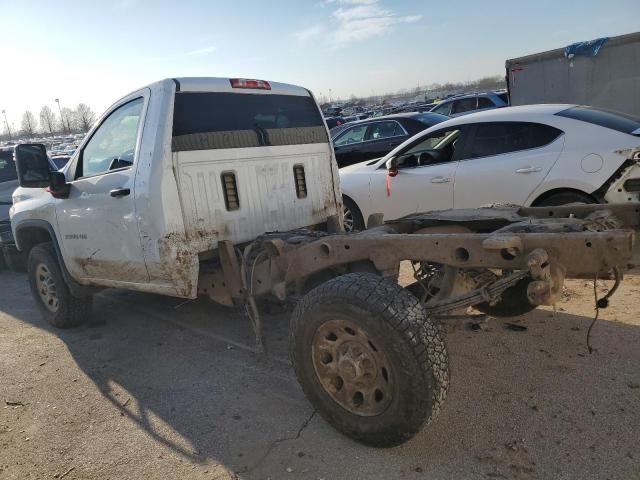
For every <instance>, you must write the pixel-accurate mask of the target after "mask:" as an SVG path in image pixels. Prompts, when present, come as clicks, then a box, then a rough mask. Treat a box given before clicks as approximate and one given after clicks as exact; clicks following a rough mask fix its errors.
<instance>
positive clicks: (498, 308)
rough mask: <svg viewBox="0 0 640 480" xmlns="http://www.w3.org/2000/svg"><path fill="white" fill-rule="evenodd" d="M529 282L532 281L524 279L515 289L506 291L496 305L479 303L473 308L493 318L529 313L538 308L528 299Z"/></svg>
mask: <svg viewBox="0 0 640 480" xmlns="http://www.w3.org/2000/svg"><path fill="white" fill-rule="evenodd" d="M529 282H531V279H529V278H523V279H522V280H520V281H519V282H518V283H516V284H515V285H514V286H513V287H511V288H508V289H506V290H505V291H504V292H502V295H500V301H499V302H498V303H496V304H495V305H490V304H488V303H479V304H478V305H475V306H474V307H473V308H475V309H476V310H479V311H481V312H482V313H486V314H487V315H491V316H492V317H518V316H520V315H524V314H525V313H529V312H530V311H532V310H535V309H536V308H537V306H536V305H531V303H529V299H528V298H527V287H528V286H529Z"/></svg>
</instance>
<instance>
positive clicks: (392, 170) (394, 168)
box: [387, 157, 398, 177]
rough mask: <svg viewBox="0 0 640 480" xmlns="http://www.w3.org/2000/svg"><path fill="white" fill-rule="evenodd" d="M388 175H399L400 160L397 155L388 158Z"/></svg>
mask: <svg viewBox="0 0 640 480" xmlns="http://www.w3.org/2000/svg"><path fill="white" fill-rule="evenodd" d="M387 175H389V176H390V177H395V176H396V175H398V160H397V158H396V157H391V158H390V159H389V160H387Z"/></svg>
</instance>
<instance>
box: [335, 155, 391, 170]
mask: <svg viewBox="0 0 640 480" xmlns="http://www.w3.org/2000/svg"><path fill="white" fill-rule="evenodd" d="M382 158H383V157H379V158H374V159H369V160H365V161H364V162H359V163H354V164H353V165H349V166H348V167H342V168H341V169H340V173H347V172H352V171H354V170H364V169H369V168H374V167H373V166H374V165H375V164H376V163H378V162H379V161H380V160H381V159H382Z"/></svg>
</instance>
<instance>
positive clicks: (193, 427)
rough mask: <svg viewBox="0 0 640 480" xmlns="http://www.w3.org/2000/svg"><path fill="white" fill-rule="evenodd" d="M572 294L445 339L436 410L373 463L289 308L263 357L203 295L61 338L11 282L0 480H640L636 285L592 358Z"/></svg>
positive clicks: (4, 338) (0, 297)
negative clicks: (441, 401)
mask: <svg viewBox="0 0 640 480" xmlns="http://www.w3.org/2000/svg"><path fill="white" fill-rule="evenodd" d="M603 285H604V284H603ZM568 287H569V289H568V290H567V292H568V293H567V295H566V296H565V299H563V302H562V303H561V304H559V305H558V312H557V313H556V315H555V318H554V314H553V312H552V311H551V310H549V309H546V310H544V309H543V310H538V311H535V312H533V313H531V314H529V315H527V316H525V317H521V318H516V319H508V320H507V319H505V320H500V319H490V320H489V321H488V323H487V324H486V326H485V327H484V328H483V329H481V330H478V331H472V330H470V329H467V328H465V327H464V326H463V325H458V326H457V327H452V328H450V332H449V334H448V345H449V353H450V357H451V362H452V363H451V370H452V372H451V373H452V386H451V390H450V392H449V397H448V400H447V402H446V404H445V405H444V408H443V410H442V412H441V414H440V415H439V417H438V418H437V419H436V420H435V421H434V422H433V423H432V424H431V425H430V426H429V427H428V428H427V429H425V430H424V431H423V432H421V433H420V434H418V435H417V436H416V437H415V438H414V439H413V440H411V441H409V442H408V443H406V444H405V445H403V446H400V447H398V448H394V449H387V450H376V449H372V448H368V447H364V446H362V445H359V444H356V443H354V442H352V441H350V440H348V439H346V438H345V437H343V436H342V435H340V434H339V433H337V432H336V431H335V430H334V429H333V428H332V427H331V426H329V425H328V424H327V423H326V422H325V421H324V419H323V418H322V417H321V416H320V415H318V414H316V412H314V410H313V409H312V407H311V406H310V404H309V403H308V402H307V401H306V399H305V398H304V395H303V394H302V391H301V390H300V388H299V386H298V384H297V382H296V380H295V377H294V375H293V371H292V369H291V367H290V365H289V361H288V357H287V355H288V347H287V342H288V331H287V326H288V313H286V312H275V313H265V314H264V315H263V321H264V325H265V330H266V345H267V354H266V355H264V356H256V355H254V354H253V353H251V352H250V351H249V350H248V349H247V348H245V346H251V342H252V339H253V334H252V331H251V328H250V326H249V321H248V320H247V319H246V318H245V317H244V316H242V315H241V314H239V313H237V312H235V311H234V310H229V309H226V308H224V307H220V306H216V305H213V304H211V303H209V302H208V301H206V300H204V299H201V300H197V301H193V302H187V303H185V302H184V301H183V300H180V299H173V298H166V297H160V296H156V295H149V294H140V293H131V292H125V291H105V292H102V293H100V294H99V295H97V297H96V299H95V306H94V314H93V316H92V319H91V321H90V323H89V324H87V325H85V326H82V327H80V328H77V329H73V330H55V329H53V328H51V327H49V326H48V325H47V324H45V322H44V321H43V320H42V319H41V318H40V315H39V314H38V312H37V310H36V308H35V306H34V303H33V301H32V299H31V296H30V293H29V289H28V286H27V282H26V277H25V276H24V275H22V274H16V273H9V272H0V291H1V292H2V293H1V294H0V379H1V382H0V402H1V403H0V479H20V480H22V479H46V478H57V479H60V478H64V479H65V480H74V479H98V478H99V479H101V480H105V479H123V478H145V479H155V478H158V479H163V480H164V479H174V478H175V479H186V478H188V479H208V480H212V479H220V480H222V479H267V478H270V479H311V480H317V479H325V480H329V479H391V478H402V479H420V478H429V479H450V478H458V479H467V478H470V479H476V478H477V479H480V478H483V479H486V478H517V479H530V478H560V479H573V478H575V479H581V480H582V479H589V478H599V479H600V478H610V479H635V478H640V412H639V411H638V405H640V369H639V368H638V366H639V365H640V349H639V348H638V345H640V319H638V316H637V310H638V308H637V305H638V297H639V295H638V294H640V277H638V276H636V275H628V276H627V277H626V279H625V281H624V282H623V284H622V287H621V290H620V292H619V293H618V294H617V295H616V296H614V297H613V299H612V306H611V308H609V309H607V310H603V311H602V312H601V321H599V322H598V323H597V324H596V327H595V328H594V332H593V336H592V343H593V345H594V347H595V348H596V352H595V353H594V354H593V355H589V354H588V353H587V351H586V346H585V336H586V330H587V328H588V326H589V323H590V322H591V318H592V314H593V300H592V295H593V291H592V289H591V287H590V286H589V283H588V282H585V281H584V280H580V281H578V280H576V281H572V282H569V285H568ZM506 322H516V323H519V324H521V325H525V326H527V327H528V328H527V330H526V331H513V330H510V329H508V328H505V323H506Z"/></svg>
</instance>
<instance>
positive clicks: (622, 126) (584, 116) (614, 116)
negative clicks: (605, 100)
mask: <svg viewBox="0 0 640 480" xmlns="http://www.w3.org/2000/svg"><path fill="white" fill-rule="evenodd" d="M556 115H558V116H560V117H567V118H573V119H574V120H580V121H582V122H587V123H593V124H594V125H599V126H601V127H604V128H610V129H612V130H616V131H618V132H623V133H629V134H631V135H636V136H640V131H639V129H640V118H638V117H634V116H632V115H627V114H625V113H620V112H613V111H611V110H604V109H602V108H594V107H571V108H568V109H566V110H562V111H561V112H558V113H556Z"/></svg>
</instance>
